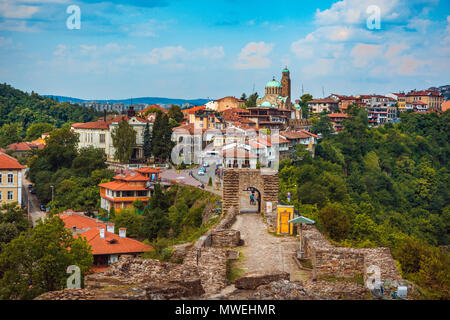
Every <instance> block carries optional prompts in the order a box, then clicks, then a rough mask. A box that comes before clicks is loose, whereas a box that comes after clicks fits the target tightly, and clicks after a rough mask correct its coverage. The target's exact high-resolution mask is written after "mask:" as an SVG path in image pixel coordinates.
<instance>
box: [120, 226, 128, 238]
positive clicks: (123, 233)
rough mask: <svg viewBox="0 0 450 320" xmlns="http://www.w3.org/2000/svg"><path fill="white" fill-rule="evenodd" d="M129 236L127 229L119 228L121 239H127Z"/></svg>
mask: <svg viewBox="0 0 450 320" xmlns="http://www.w3.org/2000/svg"><path fill="white" fill-rule="evenodd" d="M126 236H127V228H119V237H121V238H126Z"/></svg>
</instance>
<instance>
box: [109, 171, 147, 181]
mask: <svg viewBox="0 0 450 320" xmlns="http://www.w3.org/2000/svg"><path fill="white" fill-rule="evenodd" d="M113 179H114V180H119V181H147V180H148V178H147V177H146V176H144V175H142V174H140V173H139V172H131V173H128V174H120V175H117V176H115V177H113Z"/></svg>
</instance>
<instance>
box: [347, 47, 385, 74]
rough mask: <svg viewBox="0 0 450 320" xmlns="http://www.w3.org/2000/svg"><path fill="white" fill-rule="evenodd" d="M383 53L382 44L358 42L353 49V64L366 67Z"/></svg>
mask: <svg viewBox="0 0 450 320" xmlns="http://www.w3.org/2000/svg"><path fill="white" fill-rule="evenodd" d="M380 54H381V46H380V45H376V44H365V43H358V44H357V45H356V46H355V47H354V48H353V49H352V51H351V53H350V55H351V56H352V57H353V65H354V66H355V67H358V68H361V67H365V66H366V65H367V64H368V63H369V62H370V61H371V60H372V59H373V58H375V57H378V56H379V55H380Z"/></svg>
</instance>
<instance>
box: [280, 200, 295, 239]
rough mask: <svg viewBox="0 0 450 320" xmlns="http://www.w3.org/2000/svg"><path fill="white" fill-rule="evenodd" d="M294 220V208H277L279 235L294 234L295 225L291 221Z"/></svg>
mask: <svg viewBox="0 0 450 320" xmlns="http://www.w3.org/2000/svg"><path fill="white" fill-rule="evenodd" d="M292 219H294V206H287V205H278V206H277V234H290V235H292V233H293V232H294V225H293V224H292V223H289V220H292Z"/></svg>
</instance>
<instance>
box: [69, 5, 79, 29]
mask: <svg viewBox="0 0 450 320" xmlns="http://www.w3.org/2000/svg"><path fill="white" fill-rule="evenodd" d="M66 13H67V14H70V16H69V17H67V20H66V27H67V29H69V30H73V29H77V30H79V29H81V9H80V7H79V6H77V5H74V4H73V5H71V6H68V7H67V10H66Z"/></svg>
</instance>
